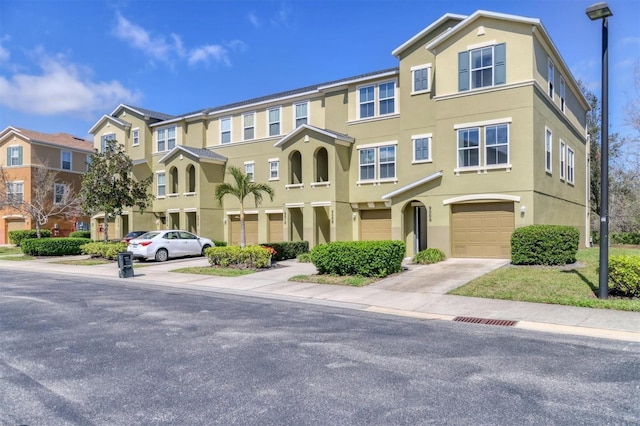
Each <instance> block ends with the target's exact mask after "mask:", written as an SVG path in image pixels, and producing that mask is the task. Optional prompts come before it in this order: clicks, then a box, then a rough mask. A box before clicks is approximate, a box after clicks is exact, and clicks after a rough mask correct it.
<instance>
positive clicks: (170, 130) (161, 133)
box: [156, 126, 176, 152]
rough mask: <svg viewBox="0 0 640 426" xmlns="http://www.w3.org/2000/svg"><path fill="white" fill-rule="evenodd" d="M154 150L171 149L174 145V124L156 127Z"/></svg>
mask: <svg viewBox="0 0 640 426" xmlns="http://www.w3.org/2000/svg"><path fill="white" fill-rule="evenodd" d="M156 135H157V138H156V139H157V141H156V151H157V152H164V151H171V150H172V149H173V148H175V147H176V126H171V127H165V128H162V129H158V131H157V132H156Z"/></svg>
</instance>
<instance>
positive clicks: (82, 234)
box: [69, 231, 91, 238]
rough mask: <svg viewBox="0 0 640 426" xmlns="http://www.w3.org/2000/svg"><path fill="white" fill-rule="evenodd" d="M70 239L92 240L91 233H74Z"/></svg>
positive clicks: (70, 235)
mask: <svg viewBox="0 0 640 426" xmlns="http://www.w3.org/2000/svg"><path fill="white" fill-rule="evenodd" d="M69 238H91V231H73V232H72V233H70V234H69Z"/></svg>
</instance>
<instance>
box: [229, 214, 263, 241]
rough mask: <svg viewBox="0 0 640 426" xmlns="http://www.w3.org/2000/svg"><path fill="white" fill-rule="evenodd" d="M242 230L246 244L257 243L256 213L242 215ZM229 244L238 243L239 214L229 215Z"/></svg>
mask: <svg viewBox="0 0 640 426" xmlns="http://www.w3.org/2000/svg"><path fill="white" fill-rule="evenodd" d="M244 231H245V241H246V243H247V245H252V244H258V215H256V214H248V215H246V216H245V217H244ZM231 245H240V216H232V217H231Z"/></svg>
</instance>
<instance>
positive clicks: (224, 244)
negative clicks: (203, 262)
mask: <svg viewBox="0 0 640 426" xmlns="http://www.w3.org/2000/svg"><path fill="white" fill-rule="evenodd" d="M211 241H213V244H214V245H216V246H218V247H226V246H227V242H226V241H218V240H211Z"/></svg>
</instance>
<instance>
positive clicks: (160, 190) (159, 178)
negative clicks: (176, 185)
mask: <svg viewBox="0 0 640 426" xmlns="http://www.w3.org/2000/svg"><path fill="white" fill-rule="evenodd" d="M156 188H157V191H156V194H157V195H156V196H157V197H158V198H161V197H162V198H164V197H165V196H166V195H167V187H166V183H165V174H164V172H158V173H156Z"/></svg>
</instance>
